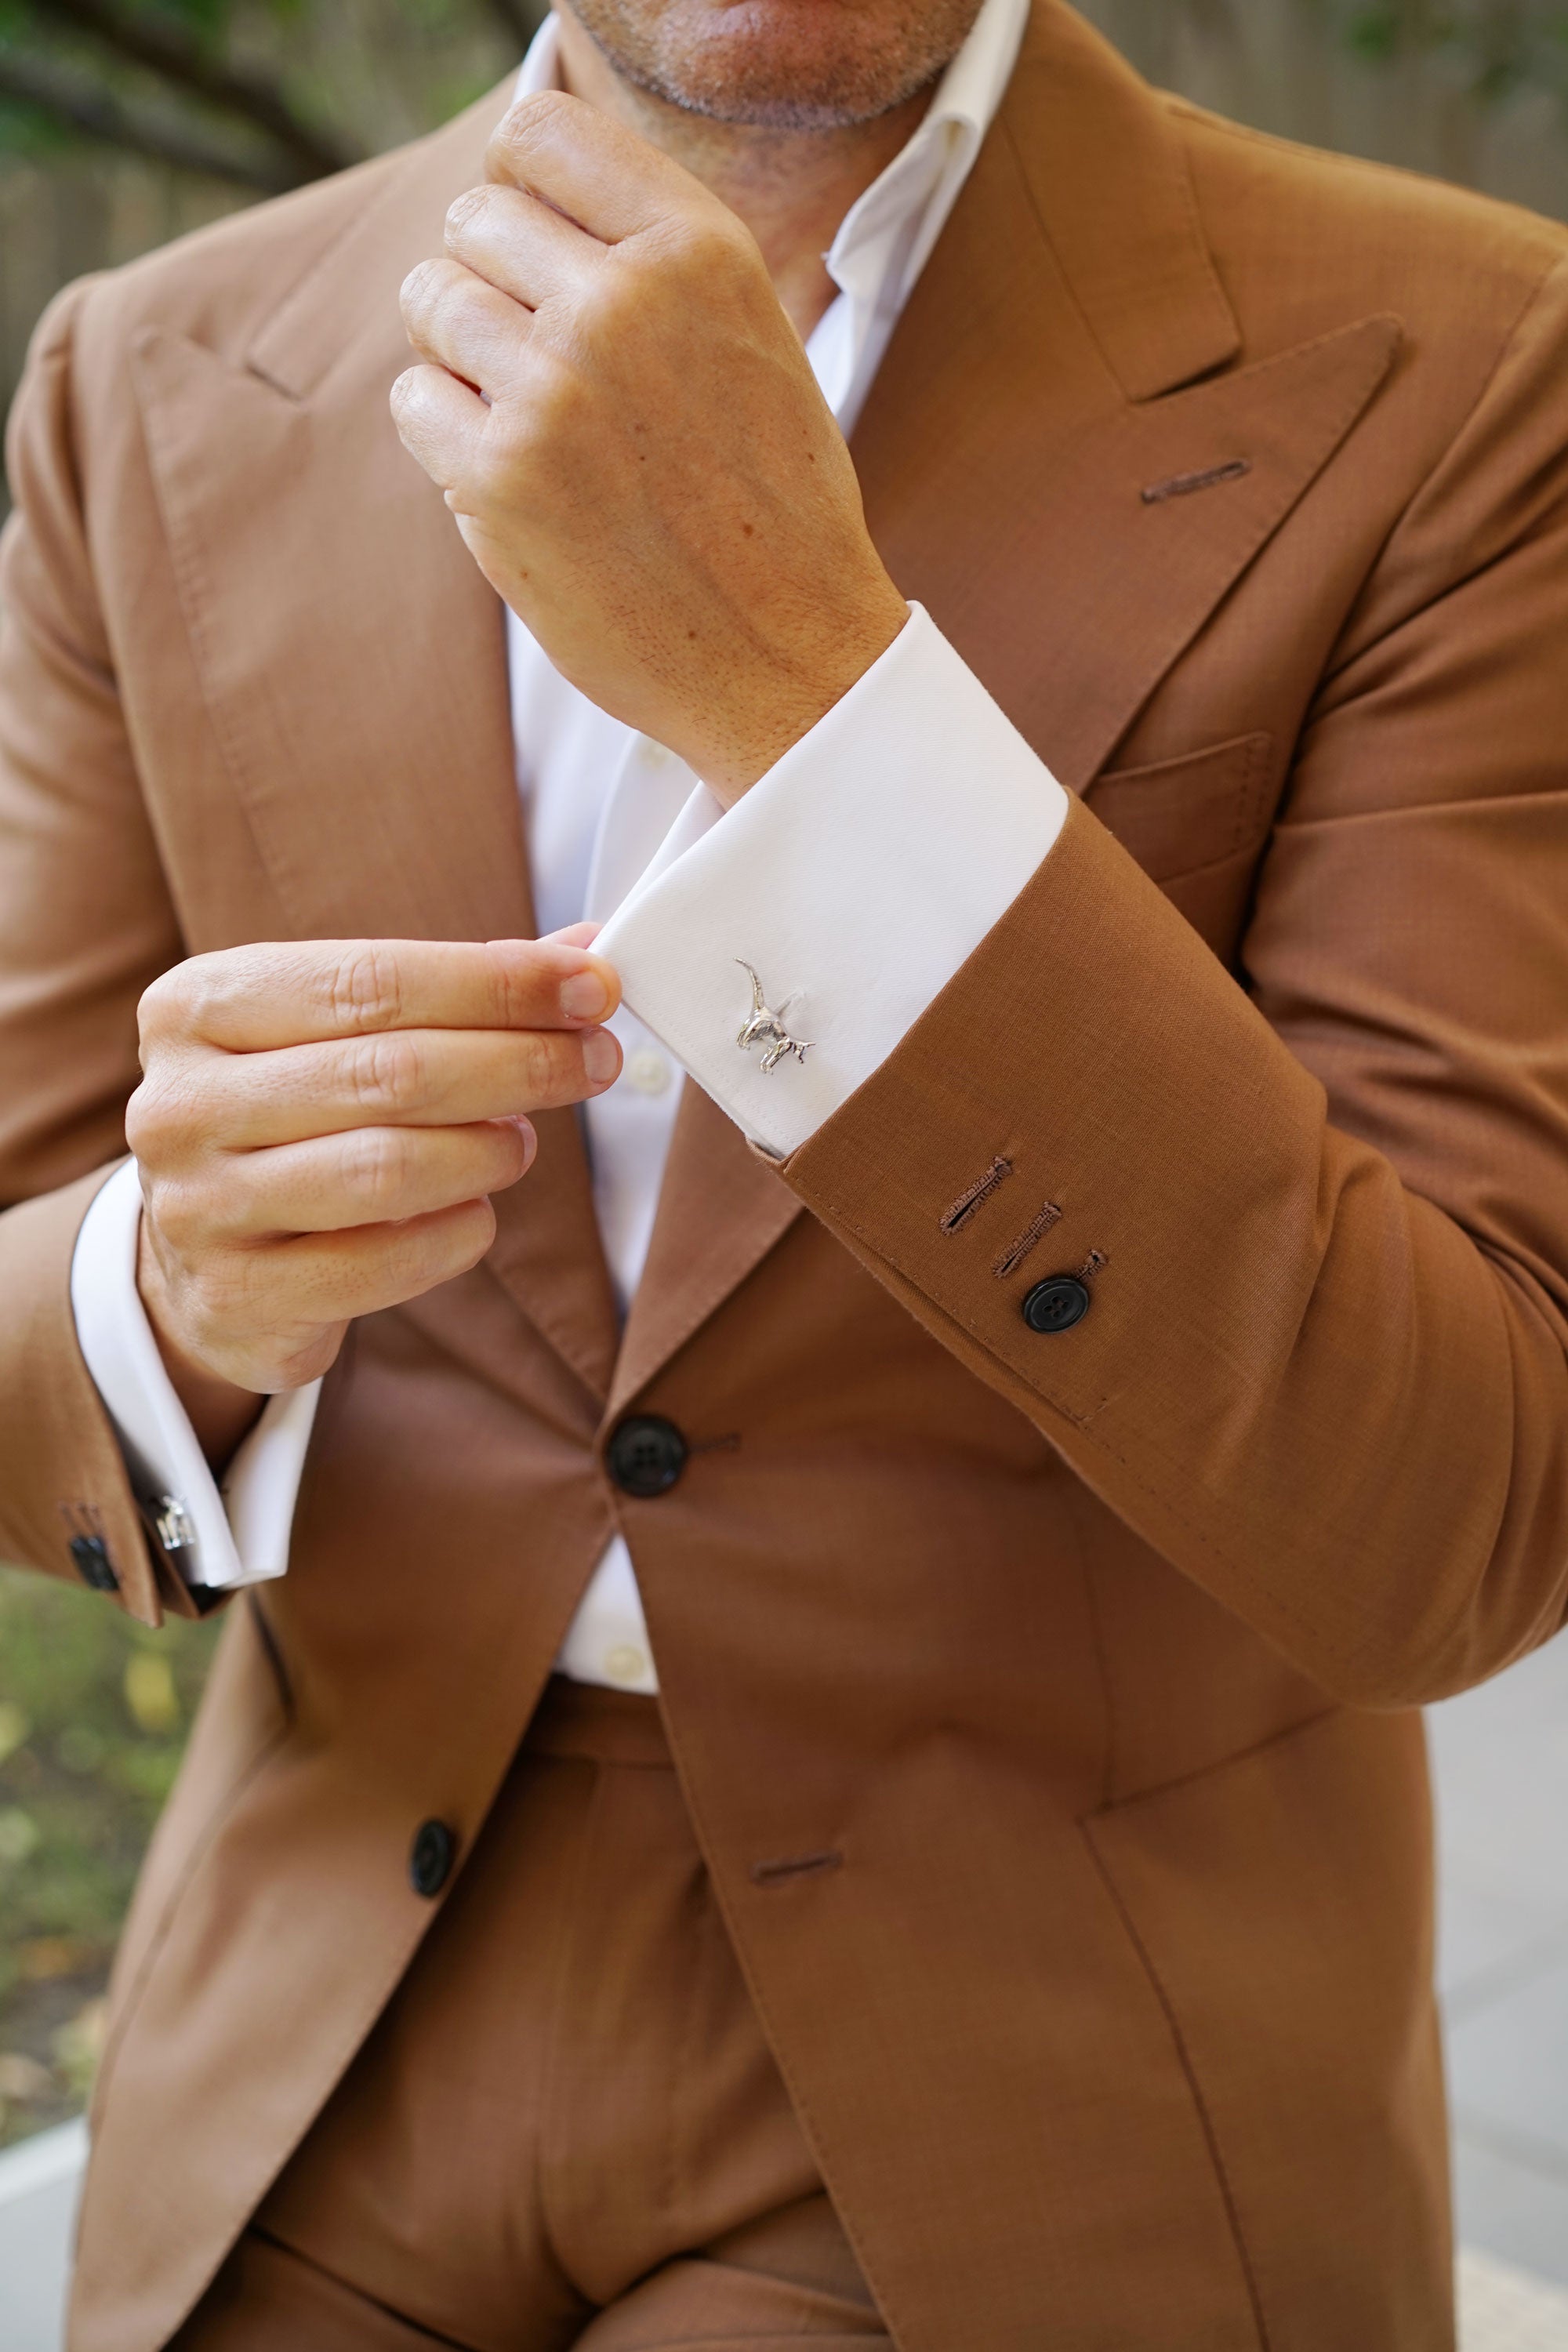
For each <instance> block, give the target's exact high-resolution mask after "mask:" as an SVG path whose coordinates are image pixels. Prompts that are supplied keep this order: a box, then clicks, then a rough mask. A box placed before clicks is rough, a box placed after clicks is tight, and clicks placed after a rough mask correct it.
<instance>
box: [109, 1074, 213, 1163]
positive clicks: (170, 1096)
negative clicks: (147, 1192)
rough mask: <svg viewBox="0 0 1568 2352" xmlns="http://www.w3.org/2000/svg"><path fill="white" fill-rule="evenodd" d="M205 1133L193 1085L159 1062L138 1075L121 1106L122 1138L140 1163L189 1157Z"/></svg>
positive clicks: (164, 1161) (162, 1161)
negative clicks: (137, 1079) (139, 1080)
mask: <svg viewBox="0 0 1568 2352" xmlns="http://www.w3.org/2000/svg"><path fill="white" fill-rule="evenodd" d="M204 1135H205V1122H204V1120H203V1119H202V1118H201V1116H200V1113H199V1111H198V1108H197V1106H196V1104H195V1098H194V1094H193V1089H192V1088H191V1087H190V1086H189V1085H188V1084H186V1083H183V1082H182V1080H181V1079H180V1078H179V1077H178V1076H176V1075H175V1074H174V1072H173V1071H170V1070H167V1069H165V1068H164V1067H163V1066H154V1068H153V1070H152V1071H151V1072H150V1073H149V1075H148V1076H146V1077H144V1078H143V1079H142V1083H141V1085H140V1086H139V1087H137V1089H136V1091H135V1093H134V1094H133V1095H132V1097H131V1099H130V1101H129V1102H128V1103H127V1104H126V1106H125V1140H126V1142H127V1143H128V1144H129V1145H130V1147H131V1150H132V1154H133V1155H134V1157H135V1158H136V1159H137V1160H139V1161H140V1162H141V1163H142V1166H143V1167H154V1168H157V1167H166V1166H168V1165H170V1164H171V1163H174V1162H177V1161H179V1160H185V1159H188V1158H190V1157H191V1156H192V1155H193V1154H194V1152H195V1150H196V1149H197V1148H198V1147H199V1145H200V1143H201V1141H202V1139H203V1138H204Z"/></svg>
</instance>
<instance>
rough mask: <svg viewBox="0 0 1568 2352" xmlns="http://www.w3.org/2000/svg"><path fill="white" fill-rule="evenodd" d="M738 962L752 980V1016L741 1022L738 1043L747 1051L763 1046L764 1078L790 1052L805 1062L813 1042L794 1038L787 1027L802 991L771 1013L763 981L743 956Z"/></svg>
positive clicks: (793, 993) (785, 999)
mask: <svg viewBox="0 0 1568 2352" xmlns="http://www.w3.org/2000/svg"><path fill="white" fill-rule="evenodd" d="M735 961H736V962H737V963H738V964H739V965H740V967H741V970H742V971H744V972H750V973H751V979H752V1011H751V1016H750V1018H749V1019H748V1020H746V1021H744V1022H742V1024H741V1032H740V1034H739V1035H738V1036H737V1038H736V1040H735V1043H736V1045H739V1046H740V1047H741V1048H742V1051H746V1052H749V1051H750V1049H751V1048H752V1046H753V1045H760V1046H761V1047H762V1049H763V1058H762V1060H761V1062H760V1063H759V1064H758V1068H759V1069H760V1070H761V1071H762V1073H763V1076H764V1077H766V1076H767V1074H768V1072H769V1071H770V1070H775V1069H777V1067H778V1066H779V1064H780V1063H781V1062H782V1061H783V1060H784V1056H785V1055H788V1054H793V1055H795V1060H796V1061H797V1062H804V1061H805V1057H806V1055H808V1054H809V1053H810V1051H811V1045H812V1041H811V1039H810V1038H808V1037H792V1036H791V1035H790V1034H789V1031H788V1030H787V1029H786V1028H785V1027H784V1014H785V1013H787V1012H788V1011H789V1008H790V1006H791V1005H792V1004H793V1003H795V999H796V998H797V997H798V995H799V994H800V991H799V990H798V989H792V990H791V991H790V993H789V994H788V995H787V996H786V997H785V998H784V1002H783V1003H781V1005H780V1006H779V1009H778V1011H777V1012H776V1013H774V1012H772V1011H770V1009H769V1007H768V1004H767V1002H766V999H765V998H764V996H763V983H762V982H761V981H760V980H759V979H758V978H757V975H756V973H755V972H754V971H752V967H751V965H750V964H749V963H748V962H747V961H746V959H745V958H744V956H737V957H736V958H735Z"/></svg>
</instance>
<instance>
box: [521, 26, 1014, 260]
mask: <svg viewBox="0 0 1568 2352" xmlns="http://www.w3.org/2000/svg"><path fill="white" fill-rule="evenodd" d="M1028 14H1029V0H983V5H982V7H981V10H980V14H979V15H978V16H976V18H975V19H974V22H973V25H972V26H970V28H969V31H968V33H967V35H966V36H965V38H964V42H963V47H962V48H961V49H960V50H959V51H958V54H957V56H956V57H954V58H953V59H952V62H951V64H950V65H949V66H948V68H947V70H946V72H945V73H944V74H943V75H942V79H941V81H940V82H938V84H937V87H936V95H935V97H934V98H933V99H932V100H931V105H930V107H929V108H928V109H927V110H926V113H925V115H924V116H923V118H922V119H921V124H920V127H919V129H918V130H917V131H915V132H914V133H913V135H912V136H911V137H910V139H909V140H908V141H907V142H905V144H904V145H903V146H902V147H900V150H899V152H898V153H897V154H896V155H895V156H894V158H893V160H892V162H891V163H889V164H888V166H887V167H886V169H885V170H884V171H883V172H882V173H880V174H879V176H878V178H876V179H875V180H873V181H872V183H871V184H870V186H869V187H868V188H867V189H866V190H865V191H864V193H863V194H861V195H859V196H858V197H857V198H856V200H855V202H854V203H853V204H852V205H850V207H849V210H848V211H847V213H846V214H845V215H844V218H843V220H842V221H841V222H840V223H839V226H838V234H837V236H836V237H835V238H834V240H833V243H832V245H831V246H830V247H829V248H828V250H827V253H826V257H825V258H826V265H827V273H828V276H829V277H830V278H832V279H833V281H834V283H835V285H836V286H838V287H840V288H841V289H843V290H844V291H846V292H850V293H857V294H861V295H863V296H870V295H871V294H872V293H874V292H875V291H876V290H878V284H879V280H880V277H881V272H882V268H883V266H884V264H883V255H882V253H881V251H880V250H879V248H880V246H881V242H882V240H883V239H884V238H885V237H886V236H888V235H889V231H891V230H894V229H896V228H897V227H898V226H900V224H902V223H904V222H906V221H908V220H910V218H911V216H912V215H915V214H916V213H918V211H919V209H920V207H921V205H922V204H926V203H929V201H930V200H931V197H932V196H934V195H935V194H936V193H937V190H938V188H939V187H940V186H941V184H942V182H943V181H944V180H945V179H946V178H948V177H949V175H950V174H952V175H956V176H957V177H959V178H962V177H963V174H964V173H966V172H967V171H968V168H969V165H970V164H971V163H972V162H973V159H974V154H975V152H976V150H977V149H978V148H979V145H980V142H981V141H982V140H983V139H984V136H985V133H986V132H987V131H989V130H990V128H991V123H992V119H993V117H994V114H995V112H996V109H997V108H998V107H999V106H1000V105H1001V103H1002V93H1003V91H1004V90H1005V89H1006V87H1007V79H1008V76H1009V75H1010V74H1011V73H1012V70H1013V67H1014V64H1015V61H1016V58H1017V55H1018V49H1019V47H1020V44H1021V43H1022V41H1023V37H1024V26H1025V25H1026V22H1027V20H1028ZM560 87H561V26H560V20H559V18H558V17H557V16H556V14H555V11H554V10H553V9H552V10H551V11H550V13H549V14H548V16H546V17H545V18H544V21H543V23H542V25H541V26H540V27H539V30H538V32H537V33H535V35H534V37H533V38H532V40H531V42H530V43H529V47H528V55H527V56H526V57H525V58H524V59H523V61H522V66H521V70H520V72H519V74H518V78H517V93H516V94H517V96H518V97H519V98H531V97H532V96H533V95H534V93H535V92H536V91H537V90H542V89H560ZM941 225H942V224H941V222H940V221H939V222H938V223H937V224H936V226H937V227H938V228H940V226H941ZM932 241H934V240H932ZM926 242H927V241H926V240H925V239H923V238H921V239H919V240H918V241H917V250H916V251H914V252H912V253H911V254H910V268H909V271H908V275H909V276H910V278H911V280H912V278H913V277H914V276H915V275H918V273H919V270H920V268H921V265H922V264H923V262H924V260H925V258H926V256H925V253H924V252H922V251H919V250H918V245H923V244H925V243H926Z"/></svg>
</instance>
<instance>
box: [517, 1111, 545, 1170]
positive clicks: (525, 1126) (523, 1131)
mask: <svg viewBox="0 0 1568 2352" xmlns="http://www.w3.org/2000/svg"><path fill="white" fill-rule="evenodd" d="M512 1125H513V1127H515V1128H516V1129H517V1131H518V1134H519V1135H520V1137H521V1139H522V1169H523V1173H524V1175H526V1174H527V1173H528V1171H529V1170H530V1169H531V1167H532V1165H533V1155H534V1153H535V1152H536V1151H537V1150H538V1149H539V1136H538V1133H537V1131H536V1129H535V1128H534V1125H533V1122H532V1120H531V1119H528V1118H514V1119H513V1120H512Z"/></svg>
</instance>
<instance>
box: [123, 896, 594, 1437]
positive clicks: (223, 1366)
mask: <svg viewBox="0 0 1568 2352" xmlns="http://www.w3.org/2000/svg"><path fill="white" fill-rule="evenodd" d="M592 936H593V928H592V926H590V925H587V924H584V925H580V926H578V927H577V928H576V929H573V930H570V931H563V932H561V933H559V934H558V935H557V936H556V937H555V938H554V939H552V940H537V941H533V940H499V941H495V942H492V943H491V944H490V945H489V946H479V945H470V944H467V943H461V942H459V943H454V944H448V943H446V942H438V941H426V940H313V941H310V942H308V943H305V944H302V945H295V946H278V947H244V948H235V949H231V950H226V951H225V952H223V953H220V954H216V955H204V956H195V957H193V958H192V960H191V961H189V962H188V963H183V964H180V965H177V966H176V967H175V969H174V971H170V972H167V973H165V974H164V976H163V979H161V980H159V981H157V982H154V983H153V986H152V987H151V988H150V989H149V990H148V992H147V993H146V995H145V996H144V997H143V998H142V1013H141V1018H142V1070H143V1073H144V1075H143V1077H142V1084H141V1086H140V1087H138V1088H137V1090H136V1092H135V1094H134V1095H133V1096H132V1098H131V1104H130V1108H129V1111H128V1113H127V1118H126V1133H127V1137H128V1139H129V1141H130V1144H131V1148H132V1151H133V1152H134V1153H135V1155H136V1158H137V1160H138V1162H139V1164H140V1167H141V1171H142V1193H143V1198H144V1201H145V1204H146V1205H145V1213H144V1214H143V1217H142V1261H141V1277H140V1279H141V1288H142V1297H143V1299H144V1300H145V1302H146V1306H147V1310H148V1314H149V1317H150V1318H151V1320H152V1322H153V1328H154V1330H155V1331H156V1333H157V1335H158V1339H159V1342H160V1345H161V1347H162V1349H163V1356H164V1360H165V1361H166V1362H167V1364H168V1366H169V1370H170V1373H171V1376H172V1377H173V1379H174V1385H175V1387H176V1388H177V1389H178V1390H179V1391H180V1394H181V1397H182V1400H183V1402H184V1404H185V1406H186V1409H187V1411H188V1412H190V1413H191V1416H192V1419H193V1421H194V1422H195V1426H196V1430H197V1433H198V1435H200V1437H201V1438H202V1441H203V1443H204V1444H205V1446H206V1449H207V1451H208V1453H209V1454H213V1455H217V1454H222V1453H224V1452H226V1451H227V1450H228V1449H229V1447H231V1446H232V1444H234V1443H235V1442H236V1440H237V1438H238V1436H239V1435H240V1434H242V1433H243V1431H244V1429H245V1427H246V1425H247V1422H248V1421H249V1420H250V1419H251V1418H253V1417H254V1414H255V1412H256V1411H257V1410H258V1405H257V1399H258V1394H261V1393H265V1392H268V1391H277V1390H279V1389H287V1388H293V1387H297V1386H300V1385H302V1384H303V1383H304V1382H305V1381H310V1380H313V1379H315V1378H316V1376H317V1375H318V1374H319V1373H321V1372H323V1371H325V1370H326V1369H327V1367H328V1366H329V1365H330V1364H331V1361H332V1360H333V1358H334V1357H335V1356H336V1354H337V1351H338V1349H339V1347H340V1345H341V1344H342V1336H343V1333H344V1331H345V1329H346V1328H347V1327H348V1324H349V1322H350V1321H351V1320H352V1319H353V1318H354V1317H355V1316H358V1315H368V1314H372V1313H374V1311H375V1310H376V1309H377V1308H379V1307H393V1306H396V1305H398V1304H399V1303H400V1302H401V1301H402V1300H404V1299H405V1298H414V1297H417V1296H418V1295H419V1294H420V1293H421V1292H422V1291H426V1290H429V1289H432V1288H433V1287H434V1286H435V1285H436V1284H437V1283H439V1282H445V1281H447V1279H448V1278H449V1277H450V1276H453V1275H457V1274H462V1273H465V1272H466V1271H467V1270H468V1267H470V1266H472V1265H476V1264H477V1263H478V1261H479V1259H480V1258H481V1257H482V1256H483V1255H484V1254H485V1252H486V1250H487V1249H488V1248H489V1245H490V1242H491V1240H492V1239H493V1237H494V1234H495V1217H494V1213H493V1212H492V1210H491V1208H490V1202H489V1196H490V1194H491V1193H492V1192H500V1191H501V1190H502V1188H503V1187H505V1186H506V1185H509V1184H514V1183H516V1181H517V1180H518V1178H519V1177H520V1176H521V1175H522V1174H523V1173H524V1171H526V1170H527V1168H528V1166H529V1164H530V1162H531V1160H532V1158H533V1153H534V1149H535V1137H534V1131H533V1129H532V1128H531V1126H530V1124H529V1121H528V1118H527V1116H526V1114H527V1113H528V1112H529V1111H531V1110H544V1109H550V1108H554V1107H555V1106H557V1105H559V1104H563V1103H574V1102H579V1101H581V1100H583V1099H584V1097H588V1096H591V1095H596V1094H602V1093H603V1092H604V1090H605V1087H608V1086H609V1085H610V1084H611V1083H612V1082H613V1080H614V1079H615V1078H616V1076H617V1074H618V1072H619V1069H620V1058H621V1057H620V1047H619V1046H618V1045H616V1041H615V1039H614V1037H613V1036H612V1035H611V1034H610V1033H609V1032H608V1030H606V1029H604V1028H601V1027H600V1026H599V1025H598V1024H600V1023H601V1022H603V1021H605V1019H607V1018H608V1016H609V1014H610V1013H613V1012H614V1011H615V1008H616V1003H617V1001H618V998H619V993H620V991H619V983H618V982H617V980H616V974H615V972H614V971H613V970H612V968H611V967H610V965H609V964H607V963H605V961H604V960H603V958H602V957H598V956H595V955H591V954H590V953H589V952H588V950H587V946H586V941H587V940H589V939H591V938H592Z"/></svg>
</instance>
